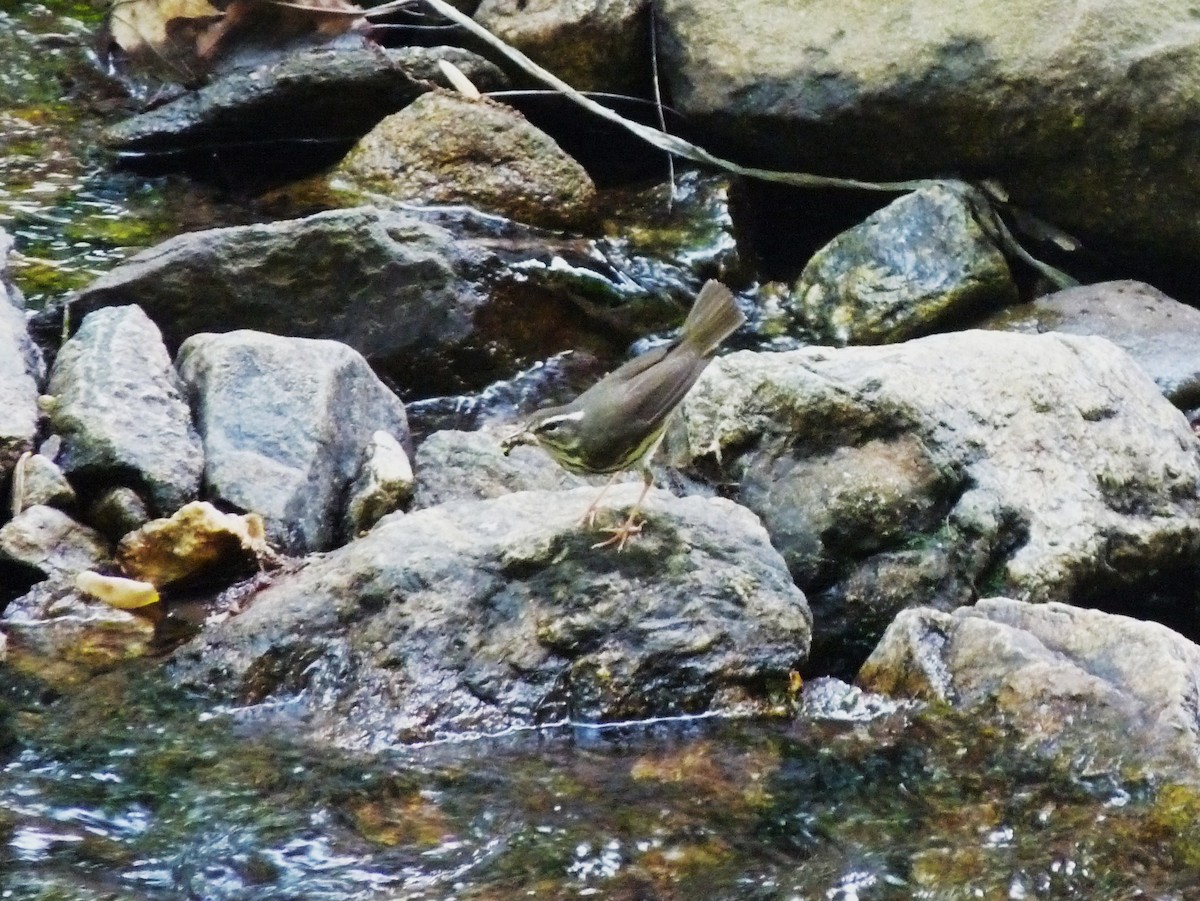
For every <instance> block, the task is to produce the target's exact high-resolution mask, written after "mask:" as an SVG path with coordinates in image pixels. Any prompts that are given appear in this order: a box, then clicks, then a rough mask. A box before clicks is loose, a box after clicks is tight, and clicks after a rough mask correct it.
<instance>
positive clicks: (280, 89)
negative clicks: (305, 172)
mask: <svg viewBox="0 0 1200 901" xmlns="http://www.w3.org/2000/svg"><path fill="white" fill-rule="evenodd" d="M439 59H445V60H447V61H449V62H452V63H453V64H454V65H455V66H457V67H458V68H459V69H462V70H463V71H464V72H466V73H468V75H469V77H470V78H471V80H472V81H474V82H475V83H476V84H477V85H478V86H479V87H480V88H482V89H483V90H488V89H492V88H496V87H499V86H500V85H502V84H503V82H504V76H503V75H502V74H501V73H500V70H499V69H497V68H496V67H495V66H493V65H492V64H490V63H488V62H485V61H484V60H482V59H480V58H479V57H478V56H476V55H474V54H472V53H470V52H468V51H465V50H461V49H459V48H456V47H406V48H403V49H394V50H383V49H380V48H362V49H338V50H331V49H323V50H310V51H307V52H302V53H295V54H292V55H290V56H288V57H286V58H285V59H283V60H281V61H279V62H276V63H271V64H268V65H264V66H259V67H255V68H252V69H249V70H243V71H235V72H231V73H229V74H227V75H225V76H223V77H221V78H218V79H217V80H215V81H213V82H212V83H211V84H209V85H207V86H205V87H203V88H201V89H199V90H197V91H191V92H188V93H186V94H184V95H183V96H181V97H180V98H179V99H177V100H174V101H172V102H171V103H168V104H165V105H163V106H160V107H158V108H157V109H154V110H151V111H150V112H146V113H142V114H141V115H139V116H134V117H133V118H131V119H127V120H125V121H123V122H120V123H118V124H116V125H113V126H111V127H110V128H108V129H107V130H106V131H105V132H104V134H103V139H104V141H105V143H107V144H108V145H109V146H111V147H114V148H117V149H119V150H123V151H126V152H131V153H165V152H180V151H192V150H194V149H195V148H197V147H198V146H204V145H206V144H207V145H209V146H210V148H212V147H213V146H216V147H220V146H221V145H222V144H239V143H252V144H258V143H261V142H263V141H270V140H276V141H282V140H301V139H304V140H309V141H312V140H317V141H328V142H338V143H342V144H348V143H350V142H353V141H354V140H355V139H356V138H358V137H360V136H362V135H364V134H366V133H367V132H368V131H370V129H371V128H372V126H374V125H375V123H376V122H378V121H379V120H380V119H382V118H383V117H384V116H387V115H388V114H390V113H394V112H396V111H397V110H399V109H402V108H403V107H404V106H406V105H407V104H409V103H411V102H412V101H413V100H415V99H416V98H417V97H419V96H420V95H421V94H423V93H424V92H425V91H427V90H429V89H430V88H431V87H432V84H430V83H431V82H438V83H442V82H444V81H445V76H443V75H442V74H441V72H440V71H439V70H438V66H437V61H438V60H439ZM335 159H336V157H335Z"/></svg>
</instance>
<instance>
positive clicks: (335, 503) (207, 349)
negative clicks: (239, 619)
mask: <svg viewBox="0 0 1200 901" xmlns="http://www.w3.org/2000/svg"><path fill="white" fill-rule="evenodd" d="M178 366H179V372H180V375H181V376H182V378H183V381H184V383H185V384H186V386H187V391H188V394H189V396H190V397H191V399H192V403H193V406H194V408H195V411H196V425H197V428H198V430H199V432H200V435H201V438H202V440H203V442H204V458H205V465H204V490H205V496H206V497H207V498H209V499H210V500H212V501H215V502H218V503H222V504H226V505H229V506H231V507H233V508H234V509H237V510H241V511H245V512H249V513H258V514H260V515H261V516H262V517H263V519H264V520H265V522H266V527H267V534H268V536H269V537H270V539H271V540H272V541H273V542H276V543H278V544H279V545H280V546H281V547H282V548H283V549H284V550H285V551H286V552H288V553H305V552H308V551H317V550H326V549H328V548H330V547H333V546H334V545H335V544H336V543H337V540H338V537H339V535H340V533H341V523H340V520H341V512H342V509H343V504H344V503H345V492H346V490H347V487H348V486H349V484H350V482H351V481H352V480H353V479H354V477H355V476H356V475H357V473H358V470H359V467H360V465H361V460H362V456H363V454H364V452H365V450H366V448H367V446H368V444H369V442H370V440H371V435H372V434H373V433H374V432H375V431H376V430H378V429H380V428H382V429H384V430H385V431H387V432H389V433H390V434H392V435H393V436H394V437H396V438H397V439H398V440H399V441H400V442H401V443H407V441H408V420H407V418H406V417H405V415H404V404H403V403H402V402H401V401H400V399H399V398H398V397H396V395H395V394H393V393H392V392H391V390H390V389H388V387H387V386H386V385H384V384H383V382H381V381H380V380H379V378H378V377H377V376H376V375H375V374H374V373H373V372H372V371H371V368H370V367H369V366H368V365H367V363H366V361H365V360H364V359H363V358H362V356H361V355H360V354H358V353H357V352H356V351H354V350H353V349H351V348H350V347H347V346H346V345H344V344H339V343H338V342H335V341H316V340H311V339H306V338H283V337H278V336H276V335H269V334H265V333H262V332H251V331H237V332H230V333H227V334H223V335H211V334H203V335H195V336H193V337H192V338H189V339H188V340H187V341H186V342H184V345H183V347H182V348H181V349H180V351H179V359H178Z"/></svg>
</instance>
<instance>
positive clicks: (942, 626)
mask: <svg viewBox="0 0 1200 901" xmlns="http://www.w3.org/2000/svg"><path fill="white" fill-rule="evenodd" d="M1198 681H1200V647H1197V646H1196V645H1194V644H1192V643H1191V642H1190V641H1188V640H1187V639H1185V638H1184V637H1183V636H1181V635H1179V634H1177V633H1175V632H1172V631H1171V630H1170V629H1168V628H1166V627H1165V626H1162V625H1159V624H1158V623H1149V622H1142V621H1140V620H1136V619H1130V618H1129V617H1125V616H1116V615H1113V614H1109V613H1102V612H1100V611H1098V610H1084V609H1081V608H1078V607H1071V606H1067V605H1066V604H1057V603H1051V604H1039V605H1033V604H1027V603H1022V602H1020V601H1014V600H1010V599H1008V598H988V599H987V600H982V601H979V602H978V603H977V604H975V606H973V607H961V608H959V609H957V610H954V611H953V612H950V613H946V612H942V611H939V610H931V609H928V608H915V609H912V610H905V611H903V612H902V613H900V615H899V616H898V617H896V621H895V622H894V623H893V624H892V625H891V626H890V627H889V628H888V630H887V632H886V634H885V635H884V637H883V639H882V640H881V641H880V643H879V646H878V647H877V648H876V649H875V651H874V652H873V653H872V654H871V656H870V658H868V660H867V662H866V663H865V664H864V665H863V668H862V671H861V672H860V674H859V682H860V684H862V685H863V686H865V687H866V688H869V689H871V690H873V691H880V692H884V693H886V694H889V695H894V696H895V695H898V696H902V697H909V698H918V699H921V700H926V701H940V702H943V703H946V704H950V705H952V706H953V707H955V708H958V709H960V710H964V711H970V712H973V713H988V714H993V715H999V716H1002V717H1003V718H1004V719H1005V720H1007V721H1008V722H1009V723H1011V724H1013V725H1015V726H1016V728H1017V729H1018V730H1019V731H1020V733H1021V734H1022V735H1023V737H1024V741H1025V742H1026V743H1028V744H1029V745H1030V746H1034V747H1038V748H1040V749H1041V750H1044V751H1050V752H1053V753H1056V754H1059V755H1062V756H1063V758H1064V759H1074V760H1076V761H1078V762H1080V763H1082V764H1083V765H1084V766H1085V767H1086V768H1087V769H1088V770H1089V771H1095V770H1103V769H1110V768H1116V767H1118V766H1120V765H1121V764H1124V763H1130V762H1134V761H1136V762H1140V763H1142V764H1143V765H1145V764H1151V765H1154V764H1169V765H1172V766H1175V767H1179V766H1181V765H1182V766H1183V768H1184V769H1185V770H1186V771H1189V773H1190V775H1191V776H1192V777H1193V778H1195V776H1196V775H1198V772H1197V760H1200V716H1198V715H1197V711H1196V685H1197V682H1198Z"/></svg>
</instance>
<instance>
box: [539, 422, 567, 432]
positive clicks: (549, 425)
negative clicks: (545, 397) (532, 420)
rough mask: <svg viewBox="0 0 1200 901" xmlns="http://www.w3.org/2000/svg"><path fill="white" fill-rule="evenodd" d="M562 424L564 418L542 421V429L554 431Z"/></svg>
mask: <svg viewBox="0 0 1200 901" xmlns="http://www.w3.org/2000/svg"><path fill="white" fill-rule="evenodd" d="M560 425H562V420H560V419H551V420H550V421H549V422H545V423H542V431H543V432H553V431H554V430H555V429H557V428H558V427H559V426H560Z"/></svg>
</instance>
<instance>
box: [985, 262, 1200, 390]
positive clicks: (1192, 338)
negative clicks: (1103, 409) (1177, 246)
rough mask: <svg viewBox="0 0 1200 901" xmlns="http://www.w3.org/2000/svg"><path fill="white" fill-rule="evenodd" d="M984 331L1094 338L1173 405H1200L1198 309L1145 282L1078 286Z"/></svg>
mask: <svg viewBox="0 0 1200 901" xmlns="http://www.w3.org/2000/svg"><path fill="white" fill-rule="evenodd" d="M981 327H982V328H990V329H1002V330H1004V331H1012V332H1024V333H1038V334H1040V333H1042V332H1063V333H1065V334H1068V335H1098V336H1100V337H1101V338H1107V339H1108V340H1109V341H1111V342H1112V343H1113V344H1115V345H1117V347H1120V348H1121V349H1122V350H1124V351H1125V352H1126V353H1128V354H1129V355H1130V356H1131V357H1133V359H1134V360H1136V361H1137V364H1138V365H1139V366H1141V367H1142V368H1143V369H1144V370H1146V373H1147V374H1148V375H1149V376H1150V377H1151V378H1152V379H1154V381H1155V382H1156V383H1157V384H1158V387H1159V388H1161V389H1162V393H1163V394H1165V395H1166V396H1167V399H1168V400H1170V401H1171V403H1173V404H1175V406H1177V407H1179V408H1180V409H1183V410H1189V409H1192V408H1194V407H1197V406H1200V310H1197V309H1196V308H1195V307H1190V306H1188V305H1187V304H1185V303H1180V302H1179V301H1177V300H1174V299H1172V298H1170V297H1168V296H1167V295H1166V294H1163V293H1162V292H1161V291H1159V290H1158V289H1157V288H1154V287H1152V286H1151V285H1147V284H1145V283H1144V282H1135V281H1118V282H1101V283H1099V284H1095V285H1081V286H1079V287H1078V288H1068V289H1066V290H1065V291H1055V292H1054V293H1053V294H1046V295H1045V296H1043V297H1039V298H1038V299H1037V300H1034V301H1033V302H1031V303H1024V304H1020V305H1018V306H1015V307H1012V308H1011V309H1008V310H1003V311H1001V312H1000V313H997V314H996V315H995V316H992V317H989V318H988V319H987V320H985V321H984V322H983V323H981Z"/></svg>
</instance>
